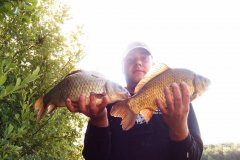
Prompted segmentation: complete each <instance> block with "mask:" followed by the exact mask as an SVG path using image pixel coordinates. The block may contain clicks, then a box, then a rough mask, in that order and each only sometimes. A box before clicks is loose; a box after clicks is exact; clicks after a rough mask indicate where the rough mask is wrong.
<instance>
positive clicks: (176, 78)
mask: <svg viewBox="0 0 240 160" xmlns="http://www.w3.org/2000/svg"><path fill="white" fill-rule="evenodd" d="M183 81H184V82H185V83H187V85H188V89H189V93H190V100H191V101H192V100H194V99H195V98H196V97H198V96H200V95H201V94H202V93H203V92H205V90H206V89H207V88H208V86H209V84H210V80H209V79H207V78H206V77H203V76H201V75H197V74H195V73H194V72H193V71H191V70H188V69H182V68H174V69H172V68H169V67H167V66H166V65H163V66H162V68H160V69H158V70H155V71H154V72H152V73H150V74H149V73H148V74H147V75H146V76H145V77H144V78H143V79H142V80H141V81H140V82H139V83H138V85H137V86H136V88H135V95H134V96H132V97H131V98H129V99H127V100H123V101H121V102H118V103H116V104H115V105H114V106H113V107H112V109H111V115H112V116H114V117H120V118H122V123H121V124H122V128H123V129H124V130H128V129H130V128H132V127H133V125H134V124H135V120H136V117H137V115H138V114H139V113H141V114H142V116H143V117H144V119H145V120H146V122H148V121H149V120H150V119H151V117H152V115H153V112H154V111H156V110H157V109H158V107H157V105H156V98H159V99H160V101H161V102H162V103H163V105H164V107H167V104H166V99H165V94H164V88H165V87H169V88H170V90H172V89H171V84H172V83H177V84H180V83H181V82H183ZM171 95H172V96H173V94H172V93H171Z"/></svg>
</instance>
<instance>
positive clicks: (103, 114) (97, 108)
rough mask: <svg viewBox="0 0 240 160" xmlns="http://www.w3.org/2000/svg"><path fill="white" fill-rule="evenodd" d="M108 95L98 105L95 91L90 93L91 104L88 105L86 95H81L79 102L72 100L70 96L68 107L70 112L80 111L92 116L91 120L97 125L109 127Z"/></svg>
mask: <svg viewBox="0 0 240 160" xmlns="http://www.w3.org/2000/svg"><path fill="white" fill-rule="evenodd" d="M107 103H108V102H107V97H106V96H104V97H103V98H102V103H101V104H99V105H96V97H95V95H94V94H93V93H91V95H90V102H89V105H86V97H85V96H83V95H81V96H80V97H79V100H78V103H74V102H72V101H71V100H70V99H69V98H68V99H67V100H66V105H67V108H68V110H69V111H70V112H79V113H83V114H84V115H86V116H88V117H89V118H90V122H91V123H92V124H93V125H95V126H97V127H107V126H108V118H107V109H106V106H107Z"/></svg>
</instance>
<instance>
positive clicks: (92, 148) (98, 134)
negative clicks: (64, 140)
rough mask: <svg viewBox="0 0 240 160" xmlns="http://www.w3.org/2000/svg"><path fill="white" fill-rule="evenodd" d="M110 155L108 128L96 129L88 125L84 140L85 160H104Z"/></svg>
mask: <svg viewBox="0 0 240 160" xmlns="http://www.w3.org/2000/svg"><path fill="white" fill-rule="evenodd" d="M109 154H110V129H109V127H104V128H102V127H96V126H94V125H92V124H91V123H88V126H87V130H86V133H85V139H84V148H83V157H84V158H85V159H86V160H95V159H96V160H99V159H102V160H105V159H108V156H109Z"/></svg>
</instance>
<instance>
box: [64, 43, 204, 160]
mask: <svg viewBox="0 0 240 160" xmlns="http://www.w3.org/2000/svg"><path fill="white" fill-rule="evenodd" d="M123 65H124V66H123V68H124V74H125V79H126V82H127V87H126V88H127V90H128V91H129V93H130V94H131V95H132V97H131V98H128V99H127V100H123V101H121V102H117V103H113V104H109V103H108V100H107V98H106V96H103V98H102V102H101V104H96V96H95V94H94V93H92V94H91V95H90V102H89V105H86V97H85V96H84V95H81V96H80V97H79V101H78V103H73V102H72V101H71V100H70V99H67V101H66V105H67V107H68V109H69V110H70V111H71V112H80V113H83V114H85V115H86V116H88V117H89V118H90V120H89V123H88V127H87V130H86V135H85V140H84V149H83V156H84V158H85V159H86V160H92V159H98V160H104V159H106V160H134V159H138V160H185V159H188V160H199V159H200V158H201V155H202V151H203V143H202V140H201V136H200V131H199V127H198V122H197V119H196V116H195V113H194V110H193V107H192V105H191V101H192V100H193V99H194V98H196V96H197V95H200V92H201V90H205V88H206V87H207V85H208V83H209V81H208V80H205V79H204V80H202V79H201V84H200V85H199V86H200V87H199V86H197V85H198V81H197V80H195V79H199V78H198V77H196V76H195V74H191V73H190V74H189V72H182V70H180V71H179V70H177V71H175V70H171V69H170V68H168V67H167V66H163V67H162V68H163V70H162V71H161V74H160V73H156V74H152V75H150V76H148V74H147V72H148V71H149V70H150V69H151V67H152V55H151V52H150V50H149V48H148V47H147V46H146V45H145V44H143V43H139V42H135V43H133V44H131V45H129V47H128V50H127V52H126V56H125V57H124V63H123ZM177 72H180V73H179V74H177ZM163 73H164V74H165V73H166V74H165V75H166V76H168V75H171V74H174V75H179V76H180V78H179V77H177V78H174V76H171V77H172V80H169V79H168V78H166V77H163V78H162V77H158V76H159V75H161V76H162V75H163V76H164V74H163ZM185 73H186V75H187V78H186V79H184V78H185V77H184V74H185ZM146 74H147V75H146ZM189 75H191V76H189ZM175 77H176V76H175ZM182 77H183V79H182V80H179V81H177V80H178V79H181V78H182ZM157 78H160V79H157ZM191 78H192V79H191ZM201 78H202V77H201ZM189 79H191V81H190V80H189ZM193 79H194V80H193ZM188 80H189V81H188ZM203 81H204V82H203ZM165 82H166V85H165V84H164V85H165V87H162V88H163V89H161V88H158V86H160V85H159V84H158V85H156V84H157V83H162V85H163V83H165ZM199 88H200V89H199ZM158 91H159V92H158ZM119 104H120V105H119ZM145 104H146V105H145ZM144 106H147V107H144ZM118 117H120V118H118Z"/></svg>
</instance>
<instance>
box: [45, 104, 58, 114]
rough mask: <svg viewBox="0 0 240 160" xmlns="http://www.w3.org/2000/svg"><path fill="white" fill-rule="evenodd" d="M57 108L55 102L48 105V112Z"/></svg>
mask: <svg viewBox="0 0 240 160" xmlns="http://www.w3.org/2000/svg"><path fill="white" fill-rule="evenodd" d="M56 108H57V106H56V105H54V104H50V105H48V107H47V109H48V113H52V112H53V111H54V110H55V109H56Z"/></svg>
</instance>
